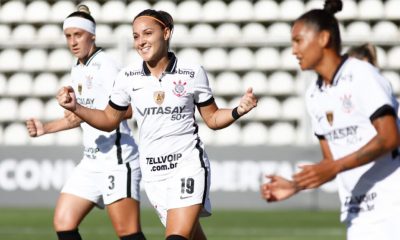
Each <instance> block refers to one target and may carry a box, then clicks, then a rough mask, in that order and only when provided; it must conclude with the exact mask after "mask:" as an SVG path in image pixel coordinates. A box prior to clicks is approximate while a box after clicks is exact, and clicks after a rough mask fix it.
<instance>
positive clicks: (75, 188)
mask: <svg viewBox="0 0 400 240" xmlns="http://www.w3.org/2000/svg"><path fill="white" fill-rule="evenodd" d="M95 27H96V24H95V20H94V19H93V17H92V16H91V15H90V13H89V9H88V8H87V7H86V6H81V7H80V8H79V10H78V11H76V12H73V13H72V14H70V15H69V16H68V17H67V18H66V19H65V21H64V25H63V29H64V34H65V37H66V39H67V44H68V47H69V49H70V50H71V52H72V53H73V54H74V55H75V56H76V57H77V58H78V60H77V62H76V64H74V65H73V66H72V70H71V76H72V82H71V86H72V88H73V89H74V91H75V92H76V96H77V101H78V102H79V103H81V104H82V105H84V106H86V107H88V108H93V109H104V108H105V107H106V105H107V103H108V100H109V96H110V93H111V90H112V86H113V84H114V81H115V78H116V77H117V74H118V71H119V70H120V69H119V68H118V66H117V65H116V64H115V62H114V61H112V60H111V58H110V57H109V56H108V55H107V54H106V53H104V51H103V50H102V49H101V48H98V47H96V44H95V38H96V37H95ZM131 115H132V111H131V109H128V111H126V114H124V115H123V116H121V122H120V123H119V124H116V126H115V130H114V131H112V132H103V131H100V130H98V129H95V128H93V127H91V126H90V125H89V124H87V123H85V122H81V120H80V119H79V118H78V117H76V115H74V114H73V113H71V112H68V111H66V115H65V117H64V118H62V119H59V120H55V121H51V122H48V123H44V124H43V123H42V122H40V121H39V120H36V119H30V120H28V121H27V123H26V125H27V128H28V131H29V134H30V136H32V137H37V136H41V135H44V134H47V133H53V132H58V131H62V130H66V129H71V128H75V127H79V126H81V127H82V130H83V144H84V151H83V159H82V160H81V162H80V163H79V165H78V166H77V167H76V168H75V169H74V171H73V173H72V175H71V176H70V177H69V179H68V180H67V182H66V183H65V185H64V187H63V189H62V191H61V195H60V197H59V199H58V201H57V205H56V209H55V214H54V228H55V230H56V232H57V235H58V239H60V240H64V239H68V240H75V239H81V236H80V234H79V232H78V226H79V224H80V223H81V221H82V220H83V218H84V217H85V216H86V215H87V214H88V213H89V212H90V211H91V210H92V208H93V207H94V206H98V207H101V208H103V207H104V205H105V206H106V208H107V212H108V214H109V217H110V219H111V222H112V224H113V226H114V229H115V231H116V234H117V235H118V236H119V237H120V239H124V240H142V239H145V237H144V235H143V233H142V231H141V226H140V218H139V217H140V216H139V205H140V202H139V197H140V196H139V194H140V189H139V182H140V179H141V173H140V168H139V156H138V147H137V145H136V143H135V140H134V139H133V137H132V133H131V130H130V128H129V126H128V124H127V121H126V120H124V119H126V118H130V117H131Z"/></svg>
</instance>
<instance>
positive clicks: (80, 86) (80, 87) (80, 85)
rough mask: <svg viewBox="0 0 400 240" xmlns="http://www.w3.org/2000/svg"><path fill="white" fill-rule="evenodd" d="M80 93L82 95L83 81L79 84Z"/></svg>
mask: <svg viewBox="0 0 400 240" xmlns="http://www.w3.org/2000/svg"><path fill="white" fill-rule="evenodd" d="M78 93H79V95H82V83H79V84H78Z"/></svg>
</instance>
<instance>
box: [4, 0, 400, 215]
mask: <svg viewBox="0 0 400 240" xmlns="http://www.w3.org/2000/svg"><path fill="white" fill-rule="evenodd" d="M81 3H82V4H86V5H87V6H89V8H90V11H91V14H92V16H93V17H94V18H95V19H96V22H97V29H96V34H97V45H98V46H100V47H102V48H104V49H105V50H106V51H107V52H109V53H110V54H111V55H112V56H113V57H114V59H115V60H116V61H118V62H119V63H120V64H121V65H127V64H129V63H132V62H134V61H141V60H140V57H139V56H138V55H137V54H136V53H135V51H134V50H133V49H132V42H133V38H132V29H131V22H132V19H133V17H134V16H135V15H136V14H137V13H139V12H140V11H142V10H144V9H147V8H154V9H157V10H165V11H167V12H169V13H170V14H171V15H172V16H173V17H174V20H175V29H174V32H173V36H172V42H171V48H172V50H173V51H174V52H175V53H176V54H177V56H178V57H179V58H180V59H183V60H185V61H192V62H195V63H199V64H201V65H203V66H204V68H205V69H206V71H207V72H208V76H209V80H210V84H211V86H212V89H213V91H214V94H215V97H216V101H217V104H218V105H219V107H225V106H226V107H234V106H236V105H237V103H238V102H239V98H240V96H242V94H243V93H244V92H245V90H246V89H247V87H248V86H252V87H253V89H254V91H255V93H256V95H257V96H258V97H259V104H258V107H257V108H256V109H254V111H252V112H251V113H250V114H248V115H246V116H245V117H243V118H241V119H240V120H239V121H237V122H236V123H235V124H233V125H232V126H230V127H229V128H227V129H224V130H219V131H212V130H210V129H208V128H207V127H205V125H204V123H202V121H201V118H199V117H197V119H198V121H199V125H200V136H201V137H202V140H203V141H204V142H205V144H206V149H207V151H208V155H209V157H210V159H211V161H212V178H213V179H212V194H211V199H212V202H213V204H214V208H216V209H252V210H258V209H263V210H265V209H267V210H269V209H293V208H295V209H306V210H309V209H313V210H315V209H317V210H318V209H324V210H326V209H334V210H337V209H338V206H339V204H338V200H337V192H336V188H335V185H334V183H328V184H325V185H324V186H323V187H322V188H321V189H319V190H313V191H308V192H305V193H304V194H300V195H298V196H296V197H295V198H292V199H290V200H288V201H285V202H282V203H277V204H267V203H265V202H264V201H262V200H261V198H260V197H259V193H258V189H259V185H260V183H261V182H263V181H264V178H263V176H264V175H265V174H269V173H277V174H281V175H284V176H287V177H290V176H291V175H292V174H293V173H294V172H295V171H296V168H297V166H298V164H302V163H306V162H315V161H318V160H320V159H319V158H320V153H319V147H318V145H317V142H316V139H314V137H313V133H312V131H311V129H310V125H309V119H307V116H306V112H305V108H304V103H303V94H304V92H305V88H306V87H307V85H308V84H309V82H310V81H311V80H314V79H315V75H314V74H313V73H310V72H300V70H299V67H298V64H297V61H296V59H295V58H294V57H293V55H292V54H291V46H290V44H291V42H290V29H291V23H292V21H293V20H294V19H295V18H297V17H298V16H299V15H301V14H302V13H304V12H305V11H307V10H309V9H312V8H322V7H323V3H324V1H323V0H275V1H274V0H236V1H235V0H225V1H224V0H211V1H192V0H175V1H174V0H162V1H155V0H149V1H117V0H115V1H105V0H100V1H63V0H61V1H56V0H38V1H31V0H26V1H21V0H0V207H52V206H54V204H55V201H56V198H57V196H58V193H59V190H60V188H61V187H62V184H63V182H64V181H65V179H66V177H67V176H68V173H69V172H70V171H71V169H72V168H73V166H74V164H76V163H77V162H78V161H79V160H80V159H81V150H82V149H81V143H82V140H81V130H80V129H73V130H69V131H65V132H60V133H56V134H50V135H46V136H42V137H40V138H35V139H33V138H30V137H29V136H28V134H27V131H26V129H25V125H24V121H25V120H26V119H27V118H30V117H35V118H39V119H42V120H43V121H47V120H52V119H55V118H58V117H61V116H63V110H62V109H61V108H60V107H59V106H58V104H57V102H56V99H55V94H56V92H57V90H58V89H59V88H60V86H63V85H65V84H66V82H68V79H69V78H70V76H69V71H70V67H71V64H72V63H73V62H74V57H73V56H72V54H71V53H70V52H69V50H68V49H67V46H66V41H65V39H64V36H63V32H62V22H63V20H64V19H65V17H66V16H67V15H69V14H70V13H71V12H73V11H75V9H76V6H77V5H78V4H81ZM343 3H344V7H343V10H342V11H341V12H339V13H338V14H337V15H336V16H337V18H338V19H339V20H340V27H341V34H342V41H343V46H344V49H343V51H346V49H347V48H349V47H351V46H354V45H359V44H363V43H366V42H371V43H373V44H375V45H376V47H377V53H378V64H379V67H380V68H381V71H382V74H383V75H384V76H385V77H386V78H387V79H388V80H389V81H390V82H391V84H392V86H393V89H394V91H395V94H396V96H399V94H400V75H399V74H400V61H399V59H400V45H399V43H400V29H399V24H400V1H399V0H343ZM131 124H132V126H133V128H134V132H135V133H136V124H135V122H134V120H132V121H131ZM143 196H144V197H143V198H144V201H143V202H144V203H143V205H144V206H145V207H149V205H148V203H147V202H146V198H145V194H143ZM335 221H337V222H338V219H335Z"/></svg>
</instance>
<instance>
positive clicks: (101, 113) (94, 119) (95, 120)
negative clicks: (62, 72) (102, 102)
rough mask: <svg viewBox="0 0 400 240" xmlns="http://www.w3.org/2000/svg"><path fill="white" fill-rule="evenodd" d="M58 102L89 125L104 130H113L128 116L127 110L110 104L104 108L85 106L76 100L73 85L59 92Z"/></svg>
mask: <svg viewBox="0 0 400 240" xmlns="http://www.w3.org/2000/svg"><path fill="white" fill-rule="evenodd" d="M57 100H58V103H59V104H60V105H61V106H62V107H63V108H65V109H67V110H69V111H71V112H73V113H75V114H76V115H77V116H78V117H80V118H81V119H82V120H83V121H85V122H86V123H88V124H89V125H91V126H93V127H95V128H97V129H100V130H103V131H108V132H110V131H112V130H114V129H116V128H117V127H118V126H119V123H120V122H121V121H122V120H123V119H124V117H125V116H126V115H125V114H126V111H127V110H117V109H114V108H113V107H111V106H110V105H108V106H107V107H106V109H104V110H98V109H90V108H86V107H83V106H82V105H80V104H78V103H77V102H76V98H75V93H74V90H73V89H72V87H64V88H62V89H60V91H59V92H58V94H57Z"/></svg>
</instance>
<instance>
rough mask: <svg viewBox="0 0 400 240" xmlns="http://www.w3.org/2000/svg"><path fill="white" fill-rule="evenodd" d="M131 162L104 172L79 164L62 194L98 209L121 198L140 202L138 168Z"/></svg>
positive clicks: (114, 166)
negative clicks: (85, 200) (94, 205)
mask: <svg viewBox="0 0 400 240" xmlns="http://www.w3.org/2000/svg"><path fill="white" fill-rule="evenodd" d="M133 165H134V164H132V163H131V162H128V163H125V164H120V165H113V166H110V167H108V168H106V170H98V169H97V170H92V169H91V168H90V167H89V165H88V164H84V163H83V162H81V163H79V164H78V165H77V166H76V167H75V169H74V170H73V172H72V174H71V175H70V176H69V178H68V180H67V181H66V183H65V185H64V187H63V189H62V190H61V192H62V193H69V194H73V195H76V196H78V197H81V198H84V199H87V200H89V201H91V202H93V203H95V204H96V205H97V206H98V207H99V208H104V205H108V204H111V203H113V202H115V201H117V200H119V199H122V198H133V199H136V200H137V201H140V185H139V184H140V180H141V178H142V175H141V172H140V168H139V167H135V168H133V169H131V166H133Z"/></svg>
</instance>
